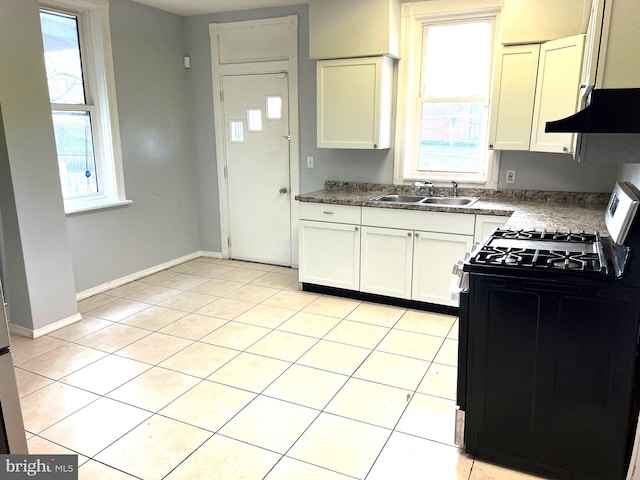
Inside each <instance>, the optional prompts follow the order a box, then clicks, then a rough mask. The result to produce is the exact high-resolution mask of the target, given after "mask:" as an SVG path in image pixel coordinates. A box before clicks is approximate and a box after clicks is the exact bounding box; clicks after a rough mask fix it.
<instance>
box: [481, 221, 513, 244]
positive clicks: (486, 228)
mask: <svg viewBox="0 0 640 480" xmlns="http://www.w3.org/2000/svg"><path fill="white" fill-rule="evenodd" d="M508 220H509V217H501V216H499V215H476V229H475V234H474V236H473V241H474V242H482V241H483V240H485V239H486V238H487V237H488V236H489V234H491V232H493V230H494V229H496V228H502V227H504V225H505V223H507V221H508Z"/></svg>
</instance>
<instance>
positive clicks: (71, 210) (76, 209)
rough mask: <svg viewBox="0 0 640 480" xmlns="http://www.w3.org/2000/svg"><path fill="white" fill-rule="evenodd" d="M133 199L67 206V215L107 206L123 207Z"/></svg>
mask: <svg viewBox="0 0 640 480" xmlns="http://www.w3.org/2000/svg"><path fill="white" fill-rule="evenodd" d="M132 203H133V200H114V201H111V200H103V201H101V202H87V203H84V204H82V205H74V206H68V207H67V206H65V208H64V213H65V215H74V214H76V213H84V212H91V211H94V210H103V209H105V208H115V207H122V206H124V205H129V204H132Z"/></svg>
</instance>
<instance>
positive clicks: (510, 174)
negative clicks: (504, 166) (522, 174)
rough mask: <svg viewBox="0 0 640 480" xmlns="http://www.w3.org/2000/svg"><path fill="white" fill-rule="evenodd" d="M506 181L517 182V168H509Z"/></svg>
mask: <svg viewBox="0 0 640 480" xmlns="http://www.w3.org/2000/svg"><path fill="white" fill-rule="evenodd" d="M505 182H506V183H516V171H515V170H507V178H506V179H505Z"/></svg>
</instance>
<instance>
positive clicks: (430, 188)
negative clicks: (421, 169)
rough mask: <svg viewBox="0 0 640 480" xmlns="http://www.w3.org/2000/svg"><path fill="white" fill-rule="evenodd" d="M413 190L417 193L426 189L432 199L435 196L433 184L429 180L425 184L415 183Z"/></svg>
mask: <svg viewBox="0 0 640 480" xmlns="http://www.w3.org/2000/svg"><path fill="white" fill-rule="evenodd" d="M413 189H414V190H415V191H416V192H419V191H420V190H423V189H426V191H427V195H428V196H430V197H433V196H434V191H433V183H431V182H430V181H429V180H427V181H426V182H424V183H420V182H415V183H414V184H413Z"/></svg>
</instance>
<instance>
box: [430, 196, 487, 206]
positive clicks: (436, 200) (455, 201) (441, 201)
mask: <svg viewBox="0 0 640 480" xmlns="http://www.w3.org/2000/svg"><path fill="white" fill-rule="evenodd" d="M477 200H478V199H477V198H461V197H427V198H425V199H424V200H422V201H421V202H420V203H428V204H432V205H454V206H458V207H464V206H467V205H471V204H472V203H474V202H476V201H477Z"/></svg>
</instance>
